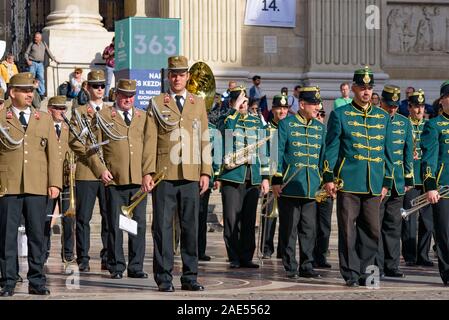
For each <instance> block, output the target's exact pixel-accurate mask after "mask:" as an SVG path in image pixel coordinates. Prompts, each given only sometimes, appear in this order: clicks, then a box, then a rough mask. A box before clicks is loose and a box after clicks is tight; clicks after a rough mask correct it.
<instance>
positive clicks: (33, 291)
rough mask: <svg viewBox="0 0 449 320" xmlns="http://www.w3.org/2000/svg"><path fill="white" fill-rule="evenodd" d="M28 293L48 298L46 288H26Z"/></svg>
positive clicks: (48, 292)
mask: <svg viewBox="0 0 449 320" xmlns="http://www.w3.org/2000/svg"><path fill="white" fill-rule="evenodd" d="M28 293H29V294H37V295H40V296H48V295H49V294H50V290H48V289H47V288H46V287H44V286H40V287H31V286H30V287H28Z"/></svg>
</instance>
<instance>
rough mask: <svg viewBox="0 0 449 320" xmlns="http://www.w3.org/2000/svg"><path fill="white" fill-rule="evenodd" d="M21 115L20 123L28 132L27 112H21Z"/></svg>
mask: <svg viewBox="0 0 449 320" xmlns="http://www.w3.org/2000/svg"><path fill="white" fill-rule="evenodd" d="M19 115H20V116H19V121H20V123H21V124H22V127H23V129H24V130H26V129H27V127H28V123H27V121H26V119H25V112H23V111H20V112H19Z"/></svg>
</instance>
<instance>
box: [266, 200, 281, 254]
mask: <svg viewBox="0 0 449 320" xmlns="http://www.w3.org/2000/svg"><path fill="white" fill-rule="evenodd" d="M270 196H271V192H270V193H269V195H268V197H270ZM266 199H267V197H265V198H264V201H263V203H262V205H264V204H265V202H266ZM273 203H274V201H272V202H271V203H269V204H268V205H267V206H266V208H265V209H264V210H263V214H264V215H265V214H267V213H268V215H269V214H270V213H271V212H272V210H273ZM276 223H277V218H262V230H264V245H263V249H262V250H263V251H262V253H263V254H266V255H269V256H271V255H272V254H273V253H274V235H275V233H276ZM276 251H277V256H279V257H281V256H282V254H281V252H282V249H281V247H280V241H279V233H278V245H277V249H276Z"/></svg>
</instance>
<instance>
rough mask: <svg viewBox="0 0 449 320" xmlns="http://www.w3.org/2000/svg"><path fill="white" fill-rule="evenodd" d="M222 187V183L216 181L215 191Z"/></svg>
mask: <svg viewBox="0 0 449 320" xmlns="http://www.w3.org/2000/svg"><path fill="white" fill-rule="evenodd" d="M220 187H221V181H215V182H214V190H217V189H220Z"/></svg>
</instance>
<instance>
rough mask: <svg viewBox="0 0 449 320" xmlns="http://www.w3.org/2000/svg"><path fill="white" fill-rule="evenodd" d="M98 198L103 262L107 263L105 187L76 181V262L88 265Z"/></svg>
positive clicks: (98, 182)
mask: <svg viewBox="0 0 449 320" xmlns="http://www.w3.org/2000/svg"><path fill="white" fill-rule="evenodd" d="M97 197H98V201H99V207H100V215H101V242H102V244H103V248H102V249H101V252H100V257H101V262H102V263H106V261H107V245H108V232H109V229H108V228H109V227H108V226H109V223H108V212H107V205H106V192H105V187H104V185H103V183H102V182H101V181H80V180H77V181H76V261H77V262H78V264H81V263H88V262H89V260H90V257H89V248H90V220H91V219H92V213H93V210H94V206H95V199H96V198H97Z"/></svg>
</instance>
